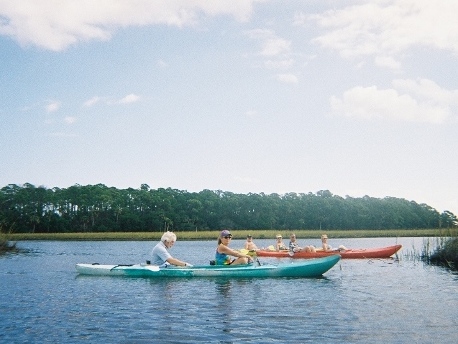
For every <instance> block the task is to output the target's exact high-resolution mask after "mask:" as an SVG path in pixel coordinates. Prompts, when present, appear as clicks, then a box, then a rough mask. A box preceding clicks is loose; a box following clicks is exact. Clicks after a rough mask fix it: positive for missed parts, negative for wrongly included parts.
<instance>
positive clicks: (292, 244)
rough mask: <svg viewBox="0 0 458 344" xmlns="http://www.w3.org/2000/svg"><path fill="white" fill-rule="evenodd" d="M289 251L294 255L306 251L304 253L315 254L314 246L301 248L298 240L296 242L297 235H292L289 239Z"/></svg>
mask: <svg viewBox="0 0 458 344" xmlns="http://www.w3.org/2000/svg"><path fill="white" fill-rule="evenodd" d="M289 251H290V252H292V253H296V252H300V251H304V252H315V251H316V250H315V246H313V245H308V246H304V247H300V246H299V244H298V242H297V240H296V234H294V233H291V235H290V237H289Z"/></svg>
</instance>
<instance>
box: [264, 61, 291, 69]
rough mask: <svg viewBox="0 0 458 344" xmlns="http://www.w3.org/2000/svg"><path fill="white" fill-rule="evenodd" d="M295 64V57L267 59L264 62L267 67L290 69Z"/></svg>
mask: <svg viewBox="0 0 458 344" xmlns="http://www.w3.org/2000/svg"><path fill="white" fill-rule="evenodd" d="M293 64H294V60H293V59H285V60H277V61H275V60H267V61H265V62H264V66H265V67H266V68H267V69H288V68H290V67H291V66H292V65H293Z"/></svg>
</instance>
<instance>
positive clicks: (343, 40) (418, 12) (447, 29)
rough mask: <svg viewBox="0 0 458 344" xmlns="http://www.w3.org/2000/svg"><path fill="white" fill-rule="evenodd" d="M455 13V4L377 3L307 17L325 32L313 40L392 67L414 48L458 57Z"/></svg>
mask: <svg viewBox="0 0 458 344" xmlns="http://www.w3.org/2000/svg"><path fill="white" fill-rule="evenodd" d="M457 13H458V1H455V0H444V1H430V0H375V1H371V2H369V3H366V2H364V3H363V4H361V5H354V6H348V7H346V8H344V9H342V10H330V11H327V12H325V13H324V14H317V15H313V16H309V17H308V19H309V20H314V21H316V23H317V24H318V25H319V26H320V27H322V28H324V29H326V30H327V32H325V33H324V34H323V35H321V36H319V37H316V38H315V39H314V42H316V43H318V44H320V45H321V46H323V47H325V48H329V49H333V50H337V51H339V52H340V54H341V56H343V57H347V58H348V57H361V56H369V55H375V56H378V55H380V56H381V58H380V59H378V60H376V62H378V64H379V65H384V66H388V67H390V68H392V67H393V66H394V65H395V64H393V62H394V61H395V60H396V59H394V58H393V56H397V55H400V54H402V53H403V52H404V51H406V50H407V49H409V48H412V47H418V46H424V47H431V48H435V49H441V50H449V51H452V52H453V53H454V54H456V55H458V20H456V14H457ZM299 18H300V17H299ZM389 56H391V57H392V58H393V60H392V61H390V60H388V59H387V58H388V57H389Z"/></svg>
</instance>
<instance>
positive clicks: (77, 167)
mask: <svg viewBox="0 0 458 344" xmlns="http://www.w3.org/2000/svg"><path fill="white" fill-rule="evenodd" d="M456 13H458V2H457V1H455V0H439V1H434V2H432V1H425V0H396V1H394V0H393V1H391V0H374V1H335V0H334V1H326V0H316V1H241V0H239V1H237V0H232V1H198V0H195V1H193V0H188V1H185V0H182V1H181V0H176V1H146V0H136V1H121V0H110V1H101V0H100V1H85V0H80V1H68V0H61V1H58V2H55V1H47V0H38V1H37V0H21V1H15V0H0V94H1V97H0V131H1V135H0V158H1V161H2V167H1V169H0V186H1V187H3V186H6V185H8V184H23V183H31V184H33V185H35V186H39V185H43V186H46V187H48V188H52V187H69V186H71V185H74V184H81V185H88V184H98V183H102V184H105V185H107V186H115V187H118V188H128V187H133V188H139V187H140V185H141V184H148V185H149V186H150V187H151V188H160V187H164V188H167V187H171V188H175V189H180V190H187V191H190V192H192V191H201V190H204V189H210V190H223V191H230V192H234V193H249V192H252V193H261V192H264V193H266V194H270V193H279V194H284V193H288V192H296V193H308V192H313V193H315V192H317V191H319V190H330V191H331V192H332V193H333V194H336V195H340V196H342V197H345V196H347V195H348V196H352V197H362V196H364V195H368V196H371V197H380V198H383V197H385V196H392V197H399V198H405V199H408V200H413V201H416V202H417V203H426V204H428V205H430V206H432V207H434V208H436V209H437V210H438V211H444V210H449V211H452V212H453V213H455V214H458V178H457V177H456V175H457V170H458V162H457V154H458V153H457V152H458V138H457V137H458V136H457V134H456V133H457V127H458V125H457V124H458V67H457V66H458V21H457V20H456V18H455V17H456Z"/></svg>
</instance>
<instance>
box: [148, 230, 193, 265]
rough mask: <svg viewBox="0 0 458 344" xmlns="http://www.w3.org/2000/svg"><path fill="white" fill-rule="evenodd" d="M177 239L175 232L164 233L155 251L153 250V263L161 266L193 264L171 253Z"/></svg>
mask: <svg viewBox="0 0 458 344" xmlns="http://www.w3.org/2000/svg"><path fill="white" fill-rule="evenodd" d="M175 241H177V236H176V235H175V233H173V232H165V233H164V234H162V237H161V241H160V242H159V243H157V245H156V246H154V248H153V251H152V252H151V256H152V257H151V264H152V265H158V266H159V267H161V268H162V267H167V266H168V265H176V266H192V265H191V264H189V263H186V262H183V261H181V260H178V259H176V258H173V257H172V255H171V254H170V253H169V251H168V250H169V249H171V248H172V246H173V244H175Z"/></svg>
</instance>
